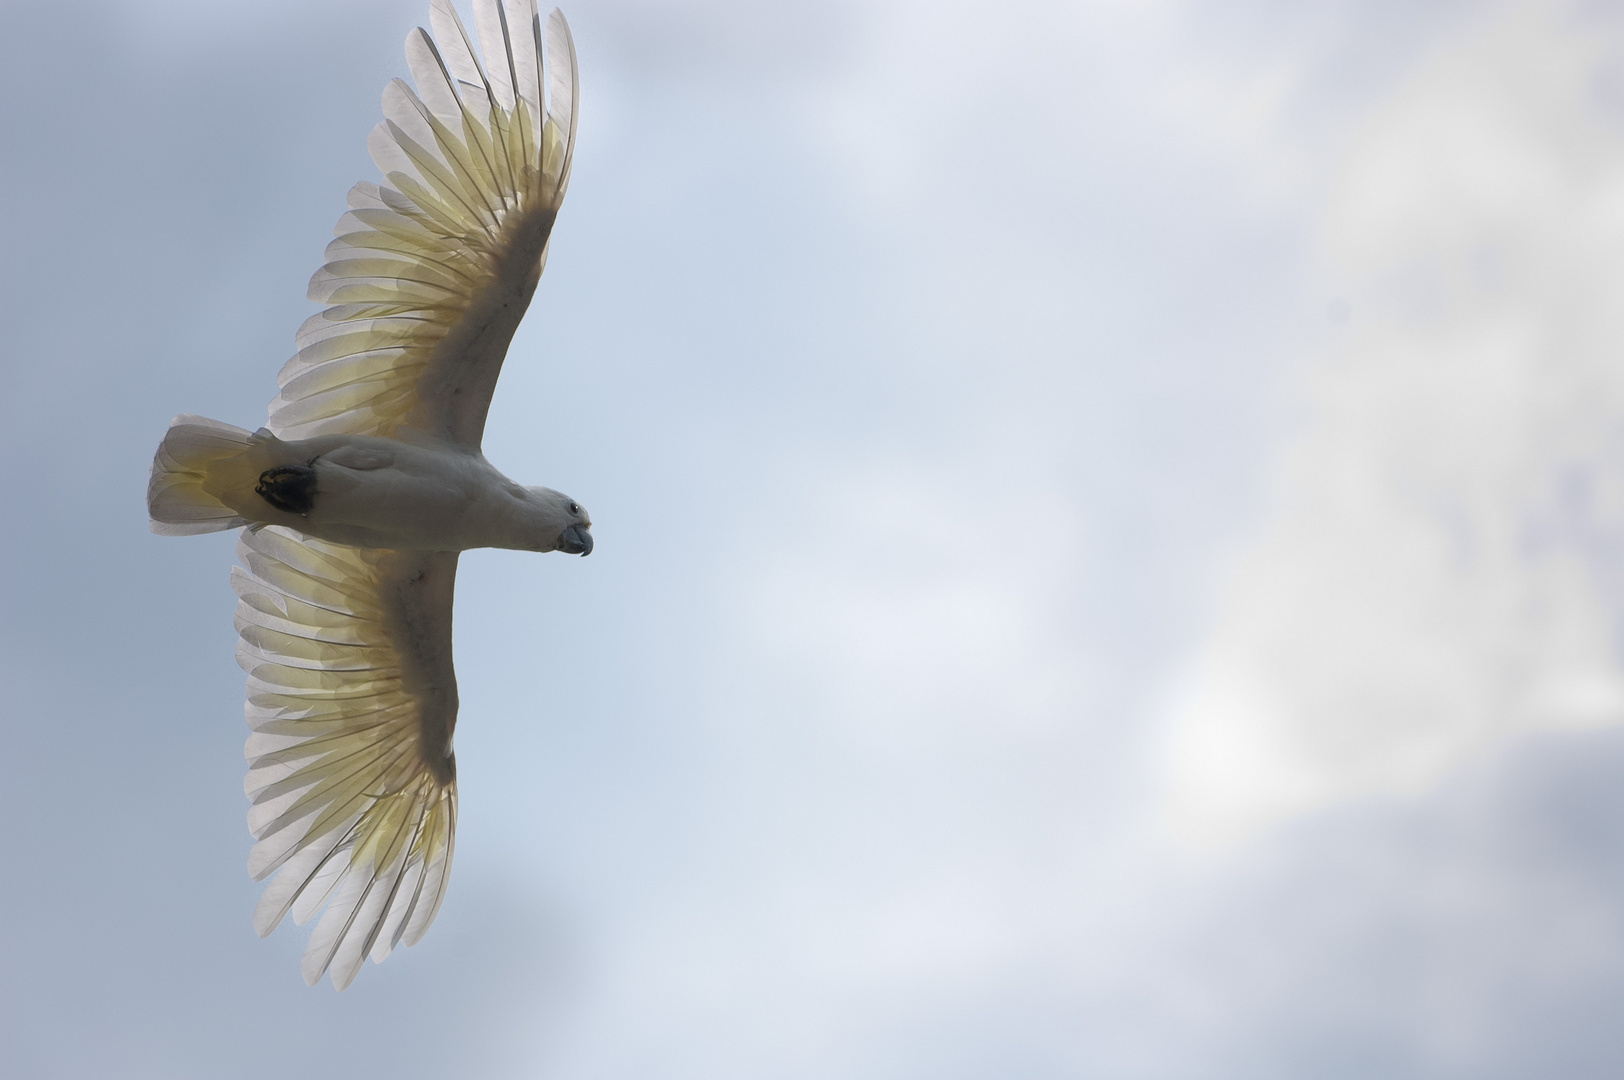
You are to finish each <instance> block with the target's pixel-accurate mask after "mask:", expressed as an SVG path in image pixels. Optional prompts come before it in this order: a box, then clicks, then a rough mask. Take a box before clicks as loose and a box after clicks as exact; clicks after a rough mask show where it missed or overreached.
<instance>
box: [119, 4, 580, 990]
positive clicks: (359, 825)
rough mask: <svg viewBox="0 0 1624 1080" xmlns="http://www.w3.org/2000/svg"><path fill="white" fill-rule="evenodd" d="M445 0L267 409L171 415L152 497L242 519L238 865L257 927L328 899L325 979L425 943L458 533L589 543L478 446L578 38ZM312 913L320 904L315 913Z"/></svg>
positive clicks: (448, 763)
mask: <svg viewBox="0 0 1624 1080" xmlns="http://www.w3.org/2000/svg"><path fill="white" fill-rule="evenodd" d="M474 15H475V23H476V25H477V26H478V29H479V38H480V43H481V46H482V52H483V53H484V57H485V62H484V63H483V64H482V63H481V62H480V61H479V59H478V58H477V57H476V55H475V52H474V48H473V44H472V42H471V41H470V39H469V36H468V33H467V31H466V30H465V29H464V28H463V24H462V21H461V20H460V19H459V18H458V17H457V13H456V11H455V10H454V9H453V8H452V6H451V4H450V2H449V0H433V3H432V4H431V6H430V11H429V19H430V25H431V26H432V27H433V29H434V33H433V36H432V37H431V36H430V35H429V34H428V33H426V32H425V31H423V30H422V29H417V30H414V31H412V33H411V34H410V35H409V36H408V37H407V39H406V60H407V63H408V65H409V66H410V68H411V72H412V77H413V79H414V81H415V82H416V83H417V92H416V93H413V92H412V90H411V88H410V87H408V86H407V85H406V84H405V83H404V82H402V81H400V80H399V79H396V80H394V81H393V82H391V83H390V84H389V87H388V88H387V89H386V90H385V91H384V95H383V114H384V120H383V122H382V123H381V124H379V125H378V126H377V127H376V128H375V129H374V130H373V132H372V135H371V137H370V139H369V140H368V147H369V148H370V149H371V151H372V158H373V160H374V161H375V162H377V164H378V167H379V169H381V170H382V172H383V174H384V177H385V180H386V182H385V183H383V184H372V183H364V182H363V183H360V184H357V185H355V187H354V188H352V189H351V190H350V198H349V205H350V210H349V212H348V213H346V214H345V215H344V216H343V217H341V218H340V219H339V221H338V226H337V228H335V229H334V233H335V235H336V236H337V239H335V240H334V241H333V242H332V243H331V244H329V245H328V247H327V253H326V264H325V265H324V266H323V267H322V268H321V269H320V270H318V271H316V274H315V276H314V277H313V278H312V279H311V281H310V299H312V300H317V301H322V302H325V303H326V304H327V307H326V308H325V309H324V310H323V311H321V312H320V313H319V314H316V315H313V316H311V317H310V319H308V320H307V321H306V322H305V324H304V325H303V326H302V327H300V329H299V332H298V336H297V338H296V345H297V348H298V352H297V353H296V354H295V355H294V357H293V359H291V360H289V361H288V363H287V365H286V366H285V367H284V368H283V369H282V372H281V375H280V376H279V377H278V385H279V387H280V392H279V393H278V394H277V396H276V398H275V399H274V400H272V402H271V406H270V420H269V422H268V423H267V424H266V426H265V427H263V428H261V429H260V430H258V431H256V432H253V433H250V432H248V431H245V430H243V429H242V428H236V427H232V426H231V425H229V424H222V423H219V422H217V421H214V420H208V419H205V418H203V417H200V416H180V417H176V418H175V420H174V422H173V423H172V425H171V426H170V429H169V431H168V433H167V434H166V435H165V436H164V440H163V443H162V444H161V445H160V446H159V447H158V453H157V456H156V458H155V460H154V461H153V465H152V480H151V484H150V486H149V487H148V489H147V507H148V510H149V512H150V514H151V517H152V530H153V531H154V532H157V533H163V534H167V535H177V534H179V535H185V534H191V533H203V532H214V531H217V530H222V529H233V528H237V527H239V526H247V528H246V529H244V531H243V533H242V537H241V540H240V542H239V544H238V549H237V550H238V555H239V557H240V559H241V560H242V562H243V563H244V564H245V566H246V569H243V568H241V567H234V568H233V569H232V584H233V585H234V586H235V588H236V591H237V595H238V597H239V598H240V600H241V602H240V603H239V604H238V607H237V620H236V621H237V630H238V632H239V633H240V634H241V641H240V642H239V644H238V647H237V656H238V661H239V662H240V663H241V664H242V666H243V668H244V669H246V670H247V672H248V704H247V714H248V725H249V727H250V729H251V732H252V733H251V734H250V735H249V737H248V746H247V751H246V753H247V757H248V762H249V766H248V779H247V782H246V788H247V791H248V796H249V798H250V800H251V801H252V803H253V805H252V807H251V809H250V810H249V812H248V826H249V829H250V831H251V832H252V833H253V836H254V839H255V841H256V843H255V844H254V847H253V849H252V852H251V853H250V855H249V857H248V869H249V872H250V873H251V874H252V875H253V876H254V879H255V880H263V879H264V878H266V877H269V876H270V875H272V874H275V875H276V877H275V878H274V879H273V880H272V881H271V883H270V884H269V885H268V886H267V887H266V889H265V892H264V895H263V896H262V897H261V899H260V902H259V906H258V908H257V910H256V911H255V913H254V927H255V929H257V930H258V931H259V933H260V934H261V935H262V936H263V935H265V934H268V933H270V932H271V931H272V930H273V929H275V928H276V926H277V924H278V923H280V922H281V921H282V917H283V916H284V915H286V914H287V913H288V912H290V911H291V912H292V913H293V918H294V921H295V922H298V923H301V924H302V923H304V922H305V921H306V920H308V919H310V918H311V917H312V916H313V915H315V914H316V913H317V912H318V911H322V916H321V920H320V921H319V922H318V923H317V924H316V928H315V930H314V931H313V932H312V933H311V936H310V943H309V946H308V947H307V948H306V950H305V955H304V962H303V964H302V969H303V972H304V977H305V981H306V982H307V983H311V984H314V983H315V982H316V980H318V979H320V978H321V976H322V973H323V972H330V973H331V977H332V981H333V985H334V986H335V987H337V988H338V989H340V990H342V989H344V987H346V986H348V985H349V983H350V981H351V980H352V979H354V978H355V974H356V972H357V971H358V970H359V969H360V966H361V961H362V960H363V959H365V958H366V957H367V956H371V957H372V959H373V960H374V961H381V960H383V958H384V957H386V956H388V955H389V953H390V951H391V950H393V949H394V947H395V946H396V945H398V944H399V943H400V942H402V941H404V942H405V943H406V944H407V945H413V944H416V943H417V941H418V939H420V938H421V937H422V936H423V932H424V931H425V930H427V929H428V927H429V924H430V923H431V922H433V921H434V916H435V914H436V913H437V912H438V911H439V909H440V902H441V901H442V900H443V899H444V897H445V888H446V879H447V875H448V873H449V871H450V869H451V852H452V840H453V834H454V833H455V830H456V822H457V780H456V775H457V770H456V759H455V758H454V757H453V756H452V751H451V736H452V731H453V729H454V728H455V726H456V723H457V679H456V674H455V672H454V671H453V670H452V665H451V598H452V587H453V584H454V582H455V578H456V572H457V555H458V553H459V552H461V551H465V550H467V549H468V548H476V547H502V548H517V549H520V550H524V551H564V552H568V553H570V554H580V555H586V554H589V553H590V552H591V551H592V533H591V531H590V529H591V525H592V519H591V517H590V516H589V515H588V514H587V512H586V511H585V510H583V509H582V508H581V507H580V505H579V504H578V503H576V502H575V501H574V500H572V499H570V498H569V497H568V496H565V495H562V494H560V493H558V492H556V491H553V490H551V489H548V488H543V487H521V486H520V485H518V484H516V483H514V482H513V481H511V480H509V479H508V478H507V477H505V476H503V475H502V474H501V473H500V472H498V471H497V470H496V469H495V468H494V467H492V466H491V464H490V463H489V462H488V461H486V460H485V457H484V455H483V454H482V453H481V452H480V441H481V438H482V436H483V434H484V430H485V416H486V413H487V412H488V411H489V409H490V403H491V393H492V391H493V390H494V389H495V386H496V378H497V375H498V374H499V373H500V371H501V367H502V359H503V357H504V356H505V355H506V353H507V349H508V343H509V341H511V340H512V338H513V332H514V330H515V329H517V327H518V325H519V320H520V318H521V317H523V315H524V311H525V308H526V307H527V306H528V305H529V303H530V297H531V295H532V294H533V293H534V292H535V289H536V283H537V281H538V280H539V279H540V277H541V270H542V266H543V264H544V263H545V262H546V260H547V241H548V237H549V236H550V234H551V232H552V227H553V221H554V219H555V218H556V217H557V214H558V208H559V205H560V204H561V203H562V202H563V199H564V190H565V188H566V187H567V186H568V184H569V175H570V156H571V153H572V151H573V149H574V143H575V121H576V97H577V91H578V83H577V77H576V70H575V46H574V44H573V42H572V41H571V39H570V32H569V26H568V25H567V24H566V23H565V21H564V16H563V15H562V14H560V13H559V12H557V11H554V12H553V13H552V14H551V15H549V16H548V18H547V21H546V24H545V28H544V27H543V24H542V21H541V19H540V18H539V16H538V14H537V10H536V6H535V0H507V2H506V5H505V6H504V4H503V3H502V0H475V2H474ZM324 905H325V910H323V908H324Z"/></svg>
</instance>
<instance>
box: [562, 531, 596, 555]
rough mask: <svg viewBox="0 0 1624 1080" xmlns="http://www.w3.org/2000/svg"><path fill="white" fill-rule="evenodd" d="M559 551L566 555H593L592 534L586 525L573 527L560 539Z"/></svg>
mask: <svg viewBox="0 0 1624 1080" xmlns="http://www.w3.org/2000/svg"><path fill="white" fill-rule="evenodd" d="M558 550H559V551H562V552H564V554H566V555H590V554H592V533H591V531H590V530H589V529H588V528H587V527H586V526H585V525H571V526H570V527H569V528H567V529H565V530H564V532H563V534H562V535H560V536H559V538H558Z"/></svg>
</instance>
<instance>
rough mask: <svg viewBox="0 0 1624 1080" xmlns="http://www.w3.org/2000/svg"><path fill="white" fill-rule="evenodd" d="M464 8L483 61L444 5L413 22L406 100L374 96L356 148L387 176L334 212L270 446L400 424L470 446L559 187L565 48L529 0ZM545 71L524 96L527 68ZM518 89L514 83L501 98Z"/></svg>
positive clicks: (571, 75)
mask: <svg viewBox="0 0 1624 1080" xmlns="http://www.w3.org/2000/svg"><path fill="white" fill-rule="evenodd" d="M508 7H509V10H506V11H504V9H503V8H502V7H501V6H500V5H499V4H497V3H496V0H485V2H482V3H480V4H478V5H476V8H475V11H476V16H477V19H478V21H479V25H480V38H481V44H482V46H483V49H484V53H485V56H486V59H487V61H488V62H487V63H486V64H485V65H481V64H480V63H479V61H478V60H477V59H475V57H474V55H473V51H472V48H471V45H470V42H469V39H468V35H467V31H466V30H465V29H464V28H463V25H462V22H461V20H460V19H459V18H458V17H457V13H456V11H455V10H454V9H453V8H452V7H451V5H450V4H449V3H448V2H446V0H435V2H434V4H433V5H432V7H431V9H430V15H431V21H432V23H433V25H434V26H435V29H436V32H437V35H438V36H439V38H440V40H441V43H442V44H443V45H444V49H445V51H444V52H443V53H442V51H441V49H440V48H439V47H437V45H436V42H435V41H434V40H433V39H432V38H430V37H429V35H428V34H426V33H425V32H424V31H423V30H421V29H418V30H414V31H412V33H411V35H410V36H408V38H407V42H406V56H407V60H408V61H409V63H410V66H411V70H412V75H413V78H414V79H415V81H416V82H417V86H418V92H417V93H414V92H413V91H412V89H411V88H410V87H408V86H407V85H406V84H405V83H403V82H401V81H400V80H398V79H397V80H395V81H394V82H392V83H390V85H389V87H388V89H386V90H385V91H384V96H383V110H384V120H383V122H382V123H380V124H379V125H378V126H377V127H376V128H374V129H373V131H372V135H371V136H370V138H369V139H368V142H367V145H368V147H369V149H370V150H371V151H372V158H373V160H374V161H375V162H376V163H377V165H378V168H379V169H380V170H382V172H383V174H384V177H385V179H386V181H387V183H385V184H383V185H378V184H371V183H360V184H357V185H355V187H354V188H353V189H352V190H351V191H350V199H349V203H350V210H349V212H348V213H346V214H345V215H344V216H343V217H341V218H339V221H338V226H337V227H336V228H335V229H334V230H333V231H334V233H335V239H334V240H333V241H332V243H330V244H329V245H328V246H327V259H326V263H325V265H323V266H322V268H321V269H320V270H318V271H316V273H315V276H314V277H312V278H311V280H310V293H309V295H310V299H312V300H318V301H323V302H325V303H326V304H327V305H328V306H327V308H326V309H325V310H323V311H321V312H318V313H317V314H315V315H312V316H311V317H310V318H309V319H308V320H306V322H305V324H304V326H302V327H301V328H300V329H299V333H298V335H297V337H296V338H295V342H296V344H297V346H298V352H297V353H296V354H295V355H294V357H293V358H292V359H291V360H289V361H288V362H287V365H286V366H285V367H283V369H282V373H281V375H280V376H279V377H278V384H279V386H280V389H281V392H280V393H279V394H278V395H277V397H276V399H275V400H274V401H272V402H271V418H270V423H269V424H268V425H267V426H268V427H269V429H270V430H271V431H272V432H274V433H275V434H277V435H279V436H281V437H283V438H285V439H303V438H309V437H311V436H313V435H323V434H330V433H335V432H343V433H347V434H356V435H391V434H393V433H394V432H395V431H396V430H397V429H398V428H400V427H403V426H404V427H410V428H414V429H416V430H419V431H425V432H428V433H430V434H432V435H434V436H437V437H440V438H443V439H446V440H447V441H449V442H452V443H454V444H458V445H462V446H467V447H471V448H475V449H477V448H478V447H479V445H480V442H481V439H482V437H483V434H484V430H485V415H486V413H487V412H488V411H489V409H490V401H491V394H492V392H493V391H494V389H495V387H496V378H497V375H498V374H499V373H500V371H501V367H502V358H503V357H504V356H505V355H506V354H507V347H508V343H509V341H511V340H512V337H513V332H514V330H515V329H517V327H518V325H519V320H520V318H522V317H523V315H524V311H525V308H526V307H527V306H528V305H529V303H530V297H531V294H532V293H533V292H534V291H535V288H536V283H537V281H538V280H539V279H540V277H541V269H542V265H543V263H544V262H545V259H546V249H547V240H548V237H549V236H550V235H551V233H552V227H553V220H554V218H555V217H556V216H557V214H558V208H559V206H560V204H561V203H562V202H563V199H564V192H565V190H566V188H567V187H568V185H569V166H570V157H571V153H572V148H573V145H574V135H575V131H574V127H575V98H576V94H577V91H578V86H577V82H576V76H575V54H574V44H573V43H572V41H571V39H570V34H569V27H568V25H567V24H566V23H565V22H564V17H563V15H561V14H560V13H559V12H557V11H554V12H553V13H552V14H551V15H550V16H548V18H547V23H546V26H545V28H543V26H542V24H541V22H540V20H539V18H538V17H537V14H536V8H535V4H534V2H533V0H522V2H519V3H510V4H509V6H508ZM543 68H546V69H548V70H549V72H550V78H549V79H548V80H547V87H548V95H547V100H545V101H543V100H542V98H541V95H540V88H541V85H542V84H541V79H540V77H539V74H538V73H539V72H540V71H541V70H542V69H543ZM515 80H516V81H517V83H518V85H519V88H520V91H521V92H520V93H519V94H518V96H517V97H515V95H514V91H513V83H514V81H515Z"/></svg>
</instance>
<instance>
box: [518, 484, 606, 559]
mask: <svg viewBox="0 0 1624 1080" xmlns="http://www.w3.org/2000/svg"><path fill="white" fill-rule="evenodd" d="M525 490H526V491H527V492H529V493H530V498H531V500H532V501H533V502H534V503H535V504H536V505H537V506H538V507H539V508H540V510H541V513H540V515H539V518H540V530H539V531H540V535H539V536H538V537H537V540H538V541H539V545H540V546H538V547H537V548H536V550H537V551H562V552H564V553H565V554H566V555H590V554H592V515H591V514H588V513H587V512H586V508H585V507H583V506H582V505H581V504H580V503H578V502H576V501H575V500H574V499H572V498H570V497H569V496H568V495H565V494H563V493H562V492H558V491H554V490H553V489H552V488H544V487H532V488H525Z"/></svg>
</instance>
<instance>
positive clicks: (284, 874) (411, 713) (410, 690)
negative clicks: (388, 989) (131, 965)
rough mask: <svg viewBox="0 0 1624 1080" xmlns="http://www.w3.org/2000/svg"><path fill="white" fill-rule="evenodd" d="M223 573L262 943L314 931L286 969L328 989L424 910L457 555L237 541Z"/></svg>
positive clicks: (439, 832) (434, 841)
mask: <svg viewBox="0 0 1624 1080" xmlns="http://www.w3.org/2000/svg"><path fill="white" fill-rule="evenodd" d="M238 555H239V557H240V558H241V560H242V562H243V563H244V565H245V566H246V569H243V568H241V567H237V568H233V571H232V585H233V586H234V588H235V589H236V591H237V595H238V597H239V598H240V603H239V605H238V608H237V629H238V633H239V634H240V635H241V640H240V642H239V643H238V650H237V652H238V661H239V662H240V663H241V664H242V666H243V668H244V669H245V670H246V671H247V672H248V704H247V717H248V724H249V727H250V728H251V729H252V734H250V736H249V738H248V745H247V747H246V751H245V752H246V755H247V757H248V761H249V770H248V777H247V780H246V782H245V787H246V789H247V792H248V795H249V798H250V799H251V801H252V803H253V806H252V808H251V809H250V810H249V814H248V824H249V829H250V831H251V832H252V833H253V835H254V838H255V840H256V841H257V842H256V843H255V845H254V847H253V850H252V851H251V853H250V855H249V860H248V868H249V872H250V873H251V874H252V875H253V877H254V878H255V880H263V879H264V878H266V877H269V876H270V875H272V874H275V875H276V876H275V878H274V879H273V880H272V881H271V882H270V884H269V885H268V886H267V887H266V889H265V892H264V894H263V895H262V896H261V898H260V902H259V906H258V908H257V909H256V910H255V913H254V927H255V929H256V930H257V931H258V932H259V933H260V935H261V936H263V935H265V934H268V933H270V932H271V931H272V930H273V929H275V928H276V926H277V924H278V923H280V922H281V920H282V918H283V916H284V915H286V914H288V913H289V912H290V911H291V912H292V914H293V917H294V921H295V922H298V923H301V924H302V923H304V922H306V921H308V920H309V919H310V918H311V917H312V916H313V915H315V914H316V913H317V912H318V911H322V912H323V914H322V917H321V919H320V921H319V922H318V923H317V925H316V928H315V930H314V931H313V932H312V934H311V936H310V942H309V945H308V947H307V948H306V950H305V957H304V962H303V964H302V970H303V972H304V977H305V981H306V982H308V983H314V982H316V980H318V979H320V978H321V976H322V973H323V972H324V971H329V970H330V971H331V975H332V981H333V985H334V986H335V987H337V988H338V989H340V990H342V989H343V988H344V987H346V986H348V985H349V983H350V980H352V979H353V978H354V977H355V974H356V972H357V971H358V970H359V969H360V966H361V961H362V960H363V959H365V958H366V957H367V956H371V957H372V958H373V960H374V961H381V960H383V959H384V957H386V956H388V955H389V953H390V952H391V951H392V950H393V949H394V948H395V946H396V945H398V944H399V943H401V942H402V941H404V942H405V943H406V944H407V945H413V944H416V943H417V941H418V939H419V938H421V937H422V935H423V933H424V931H426V930H427V929H428V927H429V924H430V923H431V922H432V921H433V920H434V916H435V914H436V913H437V912H438V911H439V908H440V902H441V900H442V899H443V898H444V896H445V886H446V879H447V876H448V874H449V871H450V869H451V856H452V848H453V840H454V833H455V829H456V819H457V788H456V762H455V759H454V758H453V757H452V754H451V735H452V731H453V730H454V728H455V725H456V715H457V691H456V676H455V674H454V671H453V668H452V663H451V605H452V592H453V587H454V582H455V576H456V568H457V556H456V554H455V553H442V552H397V551H387V550H379V549H363V548H350V547H342V546H340V545H337V544H329V543H326V542H325V541H321V540H313V539H308V538H305V537H302V536H300V535H299V534H297V533H294V532H291V531H288V530H285V529H282V528H280V527H275V526H273V527H269V528H264V529H260V530H257V531H252V530H248V531H244V533H243V534H242V538H241V540H240V542H239V545H238Z"/></svg>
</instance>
